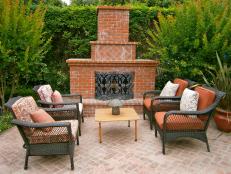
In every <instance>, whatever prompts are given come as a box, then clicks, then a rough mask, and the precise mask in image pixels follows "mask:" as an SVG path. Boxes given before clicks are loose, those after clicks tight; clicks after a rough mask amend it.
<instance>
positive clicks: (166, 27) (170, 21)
mask: <svg viewBox="0 0 231 174" xmlns="http://www.w3.org/2000/svg"><path fill="white" fill-rule="evenodd" d="M149 35H150V38H149V40H148V43H149V46H150V49H149V53H148V55H149V56H150V57H152V56H153V57H154V56H155V55H159V56H160V61H161V66H162V71H164V72H165V74H168V77H169V76H179V77H185V78H190V79H193V80H196V81H197V80H199V81H201V82H202V81H203V80H202V78H201V75H200V70H204V69H207V68H208V67H210V66H213V65H215V64H216V56H215V55H216V54H215V53H216V51H217V52H218V53H219V55H225V57H226V59H227V61H228V62H229V63H231V60H230V59H231V57H230V56H231V1H230V0H196V1H194V0H193V1H189V2H187V3H185V4H183V5H179V6H178V7H177V8H176V11H175V15H174V16H173V15H169V16H167V17H165V16H164V15H163V14H159V15H158V20H156V21H155V28H154V29H153V30H151V31H149Z"/></svg>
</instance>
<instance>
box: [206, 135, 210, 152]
mask: <svg viewBox="0 0 231 174" xmlns="http://www.w3.org/2000/svg"><path fill="white" fill-rule="evenodd" d="M206 146H207V150H208V152H210V148H209V142H208V138H207V137H206Z"/></svg>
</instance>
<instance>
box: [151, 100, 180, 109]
mask: <svg viewBox="0 0 231 174" xmlns="http://www.w3.org/2000/svg"><path fill="white" fill-rule="evenodd" d="M153 101H154V100H152V105H151V106H152V107H153V110H154V111H155V112H160V111H171V110H180V101H169V100H167V101H166V100H165V101H159V102H157V103H156V104H153Z"/></svg>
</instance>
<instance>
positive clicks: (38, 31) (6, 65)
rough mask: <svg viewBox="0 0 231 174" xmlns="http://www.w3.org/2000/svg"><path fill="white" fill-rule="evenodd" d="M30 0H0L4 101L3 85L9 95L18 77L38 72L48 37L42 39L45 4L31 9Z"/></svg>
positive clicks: (0, 93)
mask: <svg viewBox="0 0 231 174" xmlns="http://www.w3.org/2000/svg"><path fill="white" fill-rule="evenodd" d="M31 5H32V2H31V1H29V2H28V3H24V1H23V0H2V1H1V3H0V9H1V10H0V61H1V63H0V99H1V104H2V106H3V104H4V103H5V92H6V89H10V91H11V94H10V97H11V96H12V95H13V94H14V92H15V89H16V88H17V87H18V85H19V83H20V81H21V79H26V81H29V77H30V76H39V75H38V74H39V73H40V72H41V68H42V67H43V66H44V64H43V63H42V59H43V57H44V55H45V54H46V52H47V50H48V46H49V42H50V40H49V39H48V40H44V39H43V34H44V33H43V25H44V22H43V19H44V14H45V11H46V10H45V8H44V6H43V4H42V3H40V4H39V5H38V6H36V8H35V9H33V10H32V9H31Z"/></svg>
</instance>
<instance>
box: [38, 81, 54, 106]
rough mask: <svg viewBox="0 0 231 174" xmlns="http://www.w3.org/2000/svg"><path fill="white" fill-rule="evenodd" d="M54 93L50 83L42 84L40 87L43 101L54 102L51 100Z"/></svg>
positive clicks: (39, 92) (40, 95)
mask: <svg viewBox="0 0 231 174" xmlns="http://www.w3.org/2000/svg"><path fill="white" fill-rule="evenodd" d="M52 93H53V90H52V88H51V86H50V85H42V86H40V88H39V89H38V94H39V97H40V99H41V100H42V101H46V102H52V100H51V95H52Z"/></svg>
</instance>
